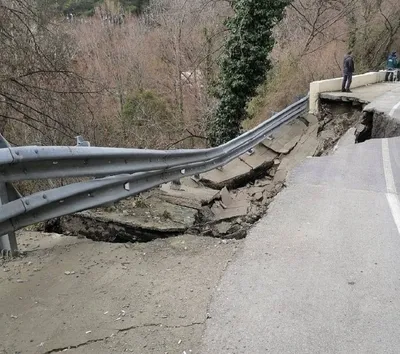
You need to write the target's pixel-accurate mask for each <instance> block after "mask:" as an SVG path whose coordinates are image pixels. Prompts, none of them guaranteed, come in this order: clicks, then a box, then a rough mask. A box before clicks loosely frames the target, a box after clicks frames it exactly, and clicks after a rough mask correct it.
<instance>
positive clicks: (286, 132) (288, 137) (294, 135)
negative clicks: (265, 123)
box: [262, 119, 307, 154]
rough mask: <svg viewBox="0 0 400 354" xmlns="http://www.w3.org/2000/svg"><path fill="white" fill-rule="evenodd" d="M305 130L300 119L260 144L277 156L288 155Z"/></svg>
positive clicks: (281, 128)
mask: <svg viewBox="0 0 400 354" xmlns="http://www.w3.org/2000/svg"><path fill="white" fill-rule="evenodd" d="M306 130H307V125H306V124H305V123H304V122H303V121H302V120H300V119H296V120H294V121H293V122H291V123H289V124H286V125H284V126H282V127H280V128H279V129H278V130H277V131H276V132H274V133H273V134H272V135H271V136H270V139H266V140H264V141H263V142H262V144H263V145H264V146H266V147H267V148H269V149H271V150H272V151H274V152H276V153H278V154H288V153H289V152H290V151H291V150H292V149H293V148H294V147H295V146H296V144H297V143H298V141H299V140H300V138H301V136H302V135H303V134H304V132H305V131H306Z"/></svg>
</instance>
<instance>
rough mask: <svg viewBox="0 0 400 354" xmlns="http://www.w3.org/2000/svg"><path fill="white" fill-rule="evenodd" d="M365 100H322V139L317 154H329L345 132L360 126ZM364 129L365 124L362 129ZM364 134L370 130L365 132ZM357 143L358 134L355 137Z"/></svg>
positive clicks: (320, 117)
mask: <svg viewBox="0 0 400 354" xmlns="http://www.w3.org/2000/svg"><path fill="white" fill-rule="evenodd" d="M365 104H366V103H365V102H359V101H357V100H353V101H346V102H341V101H332V100H327V99H322V100H321V113H320V116H319V122H320V140H321V146H320V149H319V151H318V153H317V154H316V156H322V155H326V154H328V153H329V152H330V151H331V149H332V148H333V147H334V146H335V145H336V144H337V142H338V141H339V139H340V138H341V137H342V136H343V134H344V133H345V132H346V131H348V130H349V129H350V128H352V127H358V126H360V124H361V123H362V122H363V121H364V116H365V114H364V112H363V108H364V106H365ZM363 129H364V126H363V127H362V129H361V130H363ZM363 134H364V135H365V134H367V135H368V132H364V133H363ZM354 142H355V143H356V142H357V141H356V136H355V137H354Z"/></svg>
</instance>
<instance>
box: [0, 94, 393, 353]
mask: <svg viewBox="0 0 400 354" xmlns="http://www.w3.org/2000/svg"><path fill="white" fill-rule="evenodd" d="M353 95H354V96H356V95H357V90H354V93H353ZM347 97H350V96H346V98H344V99H348V98H347ZM399 100H400V98H399ZM341 101H343V98H342V99H341ZM325 103H326V104H327V105H326V110H325V112H324V113H323V114H322V115H321V116H320V117H314V116H312V115H310V116H307V117H304V118H303V119H301V120H298V121H296V123H293V125H294V126H295V127H296V129H294V127H291V126H288V127H285V129H283V130H282V131H281V132H277V133H276V135H275V136H273V137H272V140H268V141H267V142H266V144H270V146H266V145H264V147H265V149H266V150H263V151H265V153H266V154H268V156H270V154H272V156H273V159H272V156H271V159H270V160H269V162H268V164H267V165H264V166H266V167H265V169H264V171H265V172H264V173H263V174H262V175H260V174H257V175H254V174H253V173H252V172H251V173H250V174H249V173H248V171H249V170H248V169H246V170H244V169H243V170H240V171H247V172H246V173H247V174H246V173H245V174H241V175H240V176H246V178H243V179H242V178H241V177H240V178H232V176H234V172H235V171H237V170H238V168H233V169H232V170H230V169H228V167H229V166H227V167H225V168H224V169H223V170H222V171H213V173H212V174H210V175H206V176H201V179H200V180H195V181H193V180H183V181H182V186H181V189H182V190H175V189H174V188H170V185H166V186H162V187H161V189H157V190H154V191H151V192H149V193H148V194H144V195H141V196H140V197H138V198H134V199H131V200H129V201H126V202H124V203H127V204H123V203H122V204H117V205H115V206H112V207H108V208H105V209H99V210H94V211H90V212H86V213H84V214H78V215H74V216H72V217H71V218H72V219H61V220H59V221H57V222H56V223H54V224H53V225H52V226H51V225H48V226H47V227H58V228H60V229H59V230H58V231H59V232H64V233H68V234H70V235H79V236H88V237H92V238H93V239H95V240H96V241H113V242H125V243H124V244H122V243H113V244H111V243H106V242H95V241H92V240H90V239H88V238H82V237H78V238H77V237H71V236H64V235H61V234H54V233H51V234H49V233H48V234H43V233H38V232H32V231H29V232H27V231H24V232H22V233H21V234H20V239H21V246H22V247H21V248H22V249H23V250H24V249H25V250H26V251H28V252H27V253H26V255H25V256H23V257H21V258H17V259H15V260H13V261H7V262H3V263H2V267H1V268H0V308H1V309H5V310H4V311H2V313H1V314H0V318H1V321H0V323H1V324H0V333H2V341H1V343H0V353H2V354H3V353H15V352H21V353H57V352H64V351H66V352H68V353H104V354H106V353H112V352H115V353H122V352H133V353H145V354H147V353H207V352H209V353H215V352H219V353H228V352H229V353H248V352H265V351H266V350H267V349H268V351H270V352H275V353H278V352H288V353H290V352H305V351H306V349H307V348H310V351H311V352H321V351H322V352H349V350H348V348H350V349H351V350H350V352H363V353H364V352H382V350H383V349H384V350H386V352H395V351H390V349H391V348H396V345H397V343H396V340H395V339H394V337H393V331H396V328H397V327H396V323H397V322H396V321H397V317H396V315H395V314H396V313H398V311H395V310H396V306H397V298H398V296H397V297H396V295H398V294H397V293H396V282H397V280H396V279H397V278H396V279H395V278H394V277H393V276H394V274H393V272H392V273H391V272H390V267H394V268H396V266H397V259H399V258H398V255H397V254H396V252H397V251H396V250H397V249H398V248H396V247H394V246H393V242H395V239H396V237H397V236H398V235H397V234H396V228H395V225H394V224H393V221H392V220H391V219H390V218H389V216H390V210H389V209H388V207H387V204H385V203H384V201H382V198H381V195H379V193H382V191H383V190H384V189H383V186H384V184H383V179H382V169H380V168H377V166H378V167H379V166H382V165H383V164H382V165H380V163H381V162H379V161H382V160H379V158H380V156H382V151H381V150H379V146H382V143H380V144H381V145H379V140H376V142H377V143H376V142H375V140H371V141H368V142H366V143H362V144H357V145H354V141H355V136H354V131H355V130H356V129H359V123H360V122H361V120H362V119H363V115H364V113H363V109H364V110H365V108H366V106H367V103H368V102H361V101H360V102H359V103H357V104H355V105H354V106H353V104H350V105H346V103H344V105H343V106H342V103H340V105H341V106H342V107H341V108H340V109H339V108H337V107H338V106H339V105H337V104H332V102H325ZM335 107H336V108H335ZM392 107H394V106H392ZM335 109H339V111H335ZM389 113H390V112H389ZM395 113H397V111H396V112H395ZM300 123H301V124H300ZM298 127H302V128H301V129H299V128H298ZM349 128H350V130H348V129H349ZM291 130H296V131H300V133H299V134H297V135H296V136H295V138H294V139H293V138H290V139H289V138H286V140H285V139H284V138H283V137H282V136H287V134H286V133H285V134H284V132H285V131H291ZM361 130H362V129H361ZM345 131H348V133H347V134H345V135H344V136H343V138H342V139H340V138H341V136H342V135H343V133H345ZM371 137H372V136H371ZM339 139H340V140H339ZM338 140H339V141H338ZM391 144H392V143H390V144H389V145H390V146H391ZM337 146H339V147H338V148H336V147H337ZM393 147H395V146H393ZM261 149H263V148H262V147H261ZM333 151H334V154H333V155H332V156H331V153H332V152H333ZM389 151H390V154H391V155H392V156H393V149H392V148H390V150H389ZM324 155H329V156H324ZM252 156H253V158H254V156H255V155H252ZM252 156H249V159H250V158H252ZM257 156H258V155H257ZM311 156H322V157H318V158H314V159H306V158H307V157H311ZM367 158H369V159H370V160H369V162H368V161H366V160H365V159H367ZM304 160H306V164H305V165H301V166H300V167H298V168H297V169H296V170H295V172H294V173H293V174H291V177H289V180H286V175H287V173H288V171H291V170H292V169H293V168H294V167H296V166H298V165H299V163H300V162H301V161H304ZM319 161H320V162H319ZM236 162H237V161H236ZM233 163H235V161H234V162H233ZM252 163H253V162H249V161H247V163H246V164H240V166H241V167H243V165H245V166H249V165H251V166H253V167H255V166H257V164H256V163H259V162H254V163H255V164H254V165H252ZM262 163H265V161H263V162H262ZM393 164H395V161H394V162H393ZM349 166H350V167H352V168H348V167H349ZM253 167H252V168H251V169H253ZM249 168H250V167H249ZM321 169H322V171H323V173H321V172H320V171H321ZM230 171H233V173H228V172H230ZM365 171H371V173H367V174H365ZM227 176H228V177H227ZM248 176H250V179H247V177H248ZM227 181H228V182H227ZM232 181H233V182H232ZM238 181H240V183H239V182H238ZM225 183H227V184H225ZM230 183H233V184H230ZM286 184H287V185H288V187H287V188H284V190H283V191H282V192H281V193H279V194H278V195H277V196H276V197H275V198H273V196H274V195H275V194H276V193H277V192H278V191H279V190H281V189H282V188H283V187H284V186H285V185H286ZM256 188H261V189H256ZM329 188H331V189H329ZM359 189H361V190H362V191H363V192H362V193H361V192H360V191H359ZM193 191H196V192H193ZM271 193H272V194H271ZM195 194H197V197H194V195H195ZM349 196H350V197H351V198H350V200H349V199H348V197H349ZM344 197H346V199H343V198H344ZM370 197H371V198H370ZM359 198H363V199H362V200H360V199H359ZM163 203H166V204H163ZM163 205H164V206H163ZM268 206H269V207H268ZM371 206H374V207H371ZM175 207H176V209H175ZM181 207H183V208H184V209H181ZM267 207H268V211H267V214H266V216H264V217H263V218H262V219H261V221H260V222H259V223H257V224H256V225H255V227H254V228H252V229H251V231H250V232H249V234H248V235H247V238H246V239H245V240H236V239H237V238H242V237H244V236H245V234H243V230H244V231H246V232H247V230H248V229H249V227H250V226H251V225H252V224H253V223H254V221H255V220H257V219H259V218H260V217H261V216H262V213H263V212H264V211H265V210H266V208H267ZM244 210H246V213H247V214H246V215H245V216H243V215H242V214H240V213H244ZM249 210H250V211H251V210H253V211H254V212H253V213H252V212H251V213H250V216H252V219H247V217H248V216H249V215H248V211H249ZM288 210H290V213H288ZM354 210H357V214H356V215H353V214H352V212H353V211H354ZM210 211H211V213H210ZM235 213H236V215H235ZM342 213H345V214H348V215H347V217H346V218H342ZM372 213H373V214H372ZM218 215H220V216H218ZM253 215H254V217H253ZM371 215H372V216H373V217H370V216H371ZM139 216H140V218H139ZM365 217H366V219H365ZM207 218H208V219H207ZM377 220H381V222H377ZM337 223H339V225H338V224H337ZM154 225H155V226H154ZM235 225H236V226H235ZM129 227H131V229H129ZM161 227H163V229H161ZM98 229H100V230H101V232H98V231H96V230H98ZM160 229H161V232H158V233H157V230H160ZM112 230H116V231H117V232H115V231H112ZM162 230H164V231H162ZM322 230H323V231H322ZM335 230H336V231H335ZM382 230H383V232H384V234H385V235H386V237H385V239H384V240H383V241H382V240H381V239H380V238H378V237H377V235H379V234H380V232H381V231H382ZM189 233H190V234H189ZM104 235H106V236H104ZM165 235H167V236H175V237H169V238H166V239H156V238H158V237H161V238H165V237H166V236H165ZM204 235H209V236H215V237H218V238H213V237H209V236H207V237H205V236H204ZM374 235H375V236H374ZM154 239H156V240H154ZM149 240H154V241H153V242H149V243H137V242H136V243H132V242H126V241H149ZM333 270H334V271H333ZM390 284H392V285H393V287H392V286H391V285H390ZM316 289H318V291H316ZM371 289H373V291H372V292H370V290H371ZM379 289H381V290H379ZM329 291H332V292H333V295H332V296H331V293H329ZM328 293H329V294H328ZM313 294H314V295H313ZM312 296H314V297H312ZM360 297H362V298H363V299H365V301H361V302H360ZM307 299H308V300H307ZM390 304H393V305H390ZM360 306H361V307H360ZM365 312H368V313H369V314H370V316H369V317H367V316H365ZM378 313H379V315H380V318H381V320H379V319H378V318H377V314H378ZM391 313H392V314H394V315H393V316H391V315H390V314H391ZM390 316H391V317H390ZM327 318H328V319H329V320H328V321H326V319H327ZM304 321H305V322H304ZM38 323H40V326H38ZM338 323H340V325H338ZM354 323H356V324H357V325H356V326H352V324H354ZM389 324H391V325H392V327H389ZM379 326H381V328H378V327H379ZM278 327H279V328H278ZM321 328H322V330H321ZM335 328H336V329H335ZM351 328H354V332H353V330H352V329H351ZM363 328H370V330H368V331H363ZM300 332H301V333H300ZM332 333H333V335H332ZM374 333H378V334H379V336H380V337H379V338H377V337H374V336H373V334H374ZM319 335H321V336H322V337H321V338H323V339H321V340H319V339H320V337H318V336H319ZM288 338H289V339H290V342H288ZM293 338H296V340H293ZM341 338H343V339H341ZM370 338H373V339H374V343H375V344H374V343H371V341H369V340H368V339H370ZM319 344H322V345H324V347H323V348H322V347H318V345H319ZM334 345H336V348H339V349H335V347H334ZM357 345H358V346H360V345H361V347H360V348H362V349H361V350H359V351H357ZM374 345H375V346H374ZM382 348H383V349H382ZM377 349H378V350H377ZM379 349H382V350H379ZM307 350H308V349H307ZM346 350H347V351H346Z"/></svg>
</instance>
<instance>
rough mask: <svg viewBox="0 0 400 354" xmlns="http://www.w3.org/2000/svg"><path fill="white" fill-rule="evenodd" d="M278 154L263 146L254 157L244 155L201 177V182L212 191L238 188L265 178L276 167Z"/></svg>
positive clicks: (259, 147)
mask: <svg viewBox="0 0 400 354" xmlns="http://www.w3.org/2000/svg"><path fill="white" fill-rule="evenodd" d="M276 156H277V154H275V153H273V152H271V151H268V149H266V148H265V147H263V146H258V147H256V148H255V149H254V153H253V154H252V155H247V154H244V155H242V156H240V158H238V159H235V160H233V161H231V162H229V163H228V164H227V165H225V166H224V167H223V168H221V169H215V170H212V171H210V172H207V173H205V174H203V175H201V178H200V182H201V183H203V184H204V185H205V186H207V187H209V188H212V189H220V190H221V189H222V188H224V187H228V188H230V189H234V188H238V187H241V186H243V185H245V184H246V183H248V182H249V181H252V180H253V181H254V180H256V179H257V177H263V176H265V175H266V172H267V171H268V169H269V168H271V167H272V166H273V165H274V159H275V158H276Z"/></svg>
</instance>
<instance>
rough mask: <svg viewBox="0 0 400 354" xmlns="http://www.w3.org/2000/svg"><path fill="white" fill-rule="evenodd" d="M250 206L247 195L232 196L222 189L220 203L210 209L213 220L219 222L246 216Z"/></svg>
mask: <svg viewBox="0 0 400 354" xmlns="http://www.w3.org/2000/svg"><path fill="white" fill-rule="evenodd" d="M250 206H251V202H250V196H249V195H248V194H247V193H240V194H239V193H238V194H233V193H229V192H228V190H227V189H226V188H224V189H223V190H222V191H221V201H220V202H216V203H214V205H213V206H212V207H211V211H212V212H213V214H214V218H213V220H214V221H221V220H229V219H233V218H237V217H241V216H246V215H247V213H248V211H249V209H250Z"/></svg>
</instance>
